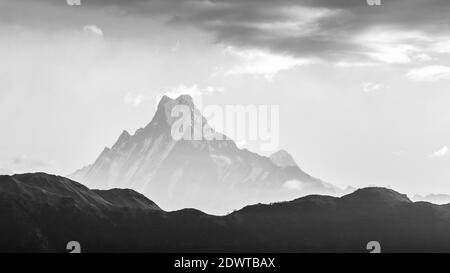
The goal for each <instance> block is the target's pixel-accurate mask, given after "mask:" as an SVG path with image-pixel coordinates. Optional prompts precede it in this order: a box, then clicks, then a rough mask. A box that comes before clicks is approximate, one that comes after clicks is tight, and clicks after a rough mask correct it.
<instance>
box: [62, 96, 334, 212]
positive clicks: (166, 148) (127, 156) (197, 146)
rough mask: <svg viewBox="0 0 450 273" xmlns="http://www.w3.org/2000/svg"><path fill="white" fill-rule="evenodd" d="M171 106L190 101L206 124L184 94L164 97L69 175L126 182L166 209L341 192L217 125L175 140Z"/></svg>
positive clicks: (223, 207) (216, 208)
mask: <svg viewBox="0 0 450 273" xmlns="http://www.w3.org/2000/svg"><path fill="white" fill-rule="evenodd" d="M176 105H185V106H188V107H189V109H190V111H191V113H195V114H197V117H200V118H198V119H195V120H194V122H195V123H200V126H202V128H203V126H209V125H208V124H207V122H206V119H205V118H204V117H203V116H201V114H200V112H199V111H198V109H197V108H196V107H195V106H194V103H193V101H192V98H191V97H190V96H187V95H182V96H180V97H178V98H177V99H171V98H169V97H167V96H164V97H163V98H162V99H161V101H160V103H159V105H158V108H157V111H156V113H155V116H154V118H153V119H152V121H151V122H150V123H149V124H148V125H147V126H146V127H144V128H141V129H138V130H137V131H136V133H135V134H134V135H130V134H129V133H128V132H126V131H124V132H123V133H122V134H121V135H120V137H119V139H118V140H117V142H116V143H115V144H114V145H113V146H112V147H111V148H105V149H104V150H103V152H102V153H101V154H100V156H99V157H98V158H97V160H96V161H95V162H94V163H93V164H92V165H89V166H87V167H85V168H83V169H81V170H79V171H77V172H75V173H74V174H72V175H70V178H72V179H74V180H77V181H80V182H82V183H84V184H86V185H87V186H88V187H90V188H98V189H109V188H131V189H134V190H136V191H138V192H140V193H143V194H144V195H146V196H147V197H149V198H151V199H152V200H154V201H155V202H156V203H157V204H159V205H160V206H161V207H162V208H163V209H166V210H176V209H182V208H197V209H201V210H203V211H206V212H208V213H213V214H225V213H227V212H231V211H233V210H235V209H239V208H240V207H243V206H245V205H248V204H253V203H258V202H274V201H281V200H287V199H293V198H297V197H299V196H302V195H306V194H311V193H315V194H331V195H337V194H340V193H341V190H340V189H339V188H337V187H335V186H333V185H331V184H328V183H325V182H323V181H321V180H319V179H317V178H314V177H312V176H310V175H308V174H307V173H305V172H303V171H302V170H301V169H300V168H299V167H298V166H297V165H296V164H295V162H294V161H293V159H292V158H290V159H289V160H290V161H291V162H288V163H284V165H281V166H280V163H274V160H273V159H271V158H268V157H264V156H261V155H258V154H256V153H252V152H250V151H248V150H246V149H239V148H238V147H237V146H236V144H235V142H234V141H233V140H231V139H229V138H227V137H225V136H223V135H221V134H219V133H217V132H215V131H211V132H212V134H216V135H218V136H220V137H223V138H224V140H218V139H212V140H211V139H210V138H208V139H206V138H201V139H200V140H184V139H181V140H175V139H174V138H173V137H172V135H171V127H172V125H173V124H174V122H176V121H177V119H176V118H175V117H173V116H172V115H171V112H172V109H173V108H174V107H175V106H176ZM193 116H194V115H193ZM208 128H209V127H208ZM286 154H287V153H286ZM292 162H294V163H292ZM287 181H297V182H296V183H299V184H300V185H301V187H298V188H290V187H286V186H285V183H286V182H287Z"/></svg>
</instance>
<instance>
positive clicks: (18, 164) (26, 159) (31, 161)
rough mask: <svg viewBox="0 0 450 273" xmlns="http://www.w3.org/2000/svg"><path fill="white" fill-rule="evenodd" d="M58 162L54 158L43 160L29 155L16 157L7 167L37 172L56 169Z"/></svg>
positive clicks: (18, 170) (17, 170)
mask: <svg viewBox="0 0 450 273" xmlns="http://www.w3.org/2000/svg"><path fill="white" fill-rule="evenodd" d="M55 167H56V162H55V161H54V160H43V159H39V158H34V157H31V156H28V155H21V156H18V157H15V158H14V159H13V160H12V161H11V162H10V163H8V166H7V168H8V169H10V170H13V171H15V172H36V171H48V170H54V169H55Z"/></svg>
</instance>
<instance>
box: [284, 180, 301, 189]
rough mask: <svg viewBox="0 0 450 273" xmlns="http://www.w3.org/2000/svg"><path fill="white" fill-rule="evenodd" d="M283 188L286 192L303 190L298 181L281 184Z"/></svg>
mask: <svg viewBox="0 0 450 273" xmlns="http://www.w3.org/2000/svg"><path fill="white" fill-rule="evenodd" d="M283 187H284V188H286V189H288V190H295V191H301V190H302V189H303V186H302V182H300V181H298V180H289V181H286V182H284V183H283Z"/></svg>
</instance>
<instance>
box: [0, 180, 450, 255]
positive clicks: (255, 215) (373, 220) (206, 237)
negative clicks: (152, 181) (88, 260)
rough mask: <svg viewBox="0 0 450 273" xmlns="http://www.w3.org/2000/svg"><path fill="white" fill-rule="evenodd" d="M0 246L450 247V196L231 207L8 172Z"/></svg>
mask: <svg viewBox="0 0 450 273" xmlns="http://www.w3.org/2000/svg"><path fill="white" fill-rule="evenodd" d="M0 215H1V217H0V252H68V250H66V245H67V243H68V241H78V242H79V243H80V244H81V247H82V252H239V253H242V252H266V253H267V252H276V253H281V252H283V253H285V252H296V253H297V252H368V250H366V245H367V243H368V242H370V241H377V242H379V243H380V244H381V249H382V252H449V251H450V205H434V204H430V203H426V202H412V201H411V200H409V199H408V198H407V196H406V195H402V194H400V193H398V192H395V191H393V190H390V189H385V188H365V189H358V190H356V191H355V192H353V193H351V194H348V195H345V196H342V197H340V198H338V197H332V196H320V195H310V196H306V197H302V198H298V199H295V200H292V201H287V202H280V203H273V204H266V205H263V204H257V205H251V206H247V207H245V208H243V209H241V210H238V211H235V212H233V213H230V214H228V215H226V216H212V215H208V214H205V213H203V212H201V211H198V210H194V209H183V210H179V211H173V212H166V211H164V210H162V209H161V208H160V207H159V206H158V205H157V204H155V203H154V202H152V201H151V200H149V199H147V198H146V197H145V196H143V195H142V194H139V193H137V192H135V191H133V190H127V189H112V190H106V191H103V190H90V189H88V188H87V187H85V186H83V185H82V184H80V183H77V182H75V181H72V180H70V179H67V178H64V177H58V176H52V175H48V174H44V173H35V174H22V175H13V176H0Z"/></svg>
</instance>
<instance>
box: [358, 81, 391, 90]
mask: <svg viewBox="0 0 450 273" xmlns="http://www.w3.org/2000/svg"><path fill="white" fill-rule="evenodd" d="M361 87H362V89H363V91H364V92H366V93H370V92H374V91H378V90H381V89H384V88H386V86H385V85H383V84H381V83H373V82H363V83H362V84H361Z"/></svg>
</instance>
